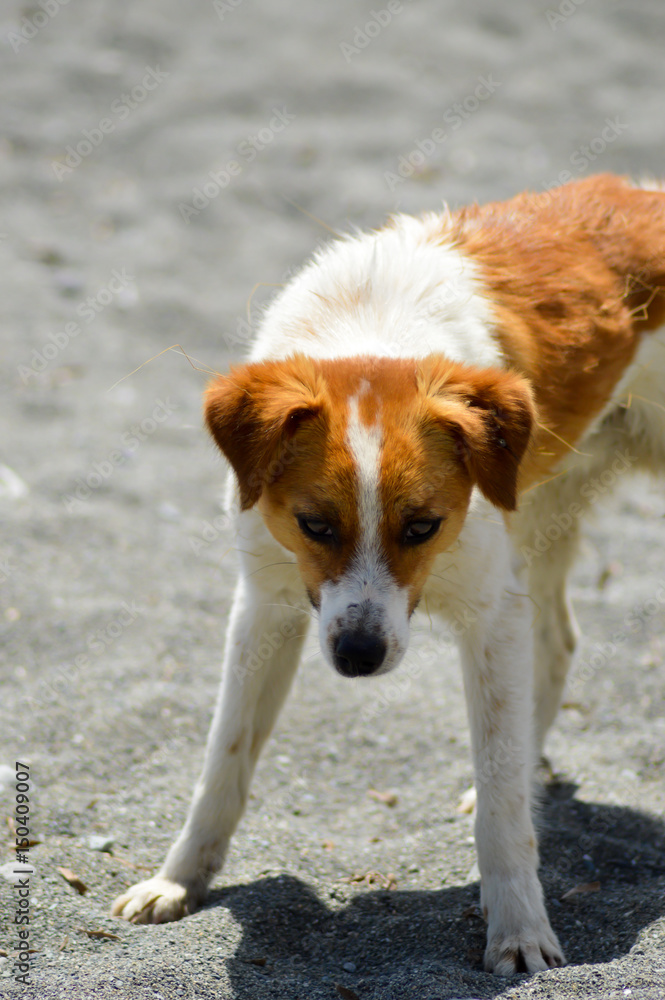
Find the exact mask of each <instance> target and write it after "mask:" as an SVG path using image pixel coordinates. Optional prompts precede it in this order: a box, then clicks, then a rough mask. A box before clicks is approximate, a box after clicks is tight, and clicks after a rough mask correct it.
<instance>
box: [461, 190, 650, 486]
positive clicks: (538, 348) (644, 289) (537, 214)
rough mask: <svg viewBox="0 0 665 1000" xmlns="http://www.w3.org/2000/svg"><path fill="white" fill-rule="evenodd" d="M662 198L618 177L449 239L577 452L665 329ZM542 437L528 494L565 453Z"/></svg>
mask: <svg viewBox="0 0 665 1000" xmlns="http://www.w3.org/2000/svg"><path fill="white" fill-rule="evenodd" d="M664 233H665V193H663V192H662V191H647V190H643V189H641V188H635V187H633V186H631V185H630V183H628V182H627V181H624V180H622V179H621V178H617V177H613V176H611V175H602V176H598V177H591V178H589V179H587V180H584V181H579V182H577V183H574V184H567V185H565V186H563V187H560V188H557V189H555V190H554V191H551V192H547V193H544V194H529V193H526V194H522V195H518V196H517V197H516V198H513V199H511V200H510V201H508V202H502V203H492V204H489V205H484V206H473V207H470V208H464V209H462V210H461V211H459V212H458V213H456V214H455V215H454V216H453V219H452V224H446V226H445V229H444V230H442V238H443V239H445V240H446V241H448V240H449V239H451V238H452V239H454V241H455V242H456V244H457V245H458V246H459V247H460V249H461V250H462V251H463V252H465V253H468V254H470V255H471V256H472V257H474V258H475V260H477V261H478V263H479V264H480V265H481V270H482V274H483V279H484V282H485V284H486V285H487V287H488V289H489V290H490V292H491V302H492V305H493V309H494V313H495V316H496V320H497V335H498V337H499V339H500V342H501V345H502V348H503V350H504V352H505V354H506V357H507V358H508V359H509V361H510V362H511V364H512V365H513V366H514V368H515V369H516V370H517V371H519V372H521V373H522V374H524V375H526V376H527V377H528V379H529V380H530V382H531V384H532V385H533V387H534V390H535V394H536V402H537V406H538V412H539V422H540V424H541V425H544V426H545V427H546V428H549V429H550V430H552V431H554V432H555V434H556V435H557V436H558V437H559V438H561V439H563V441H564V442H568V445H574V444H575V443H576V442H577V441H579V439H580V437H581V436H582V434H583V432H584V430H585V428H586V427H587V426H588V424H589V422H590V421H591V420H592V418H593V417H594V416H595V415H596V414H597V413H598V412H599V411H600V410H601V409H602V407H603V405H604V404H605V402H606V401H607V399H608V398H609V396H610V394H611V392H612V390H613V388H614V386H615V385H616V383H617V382H618V380H619V378H620V377H621V375H622V373H623V371H624V370H625V368H626V367H627V365H628V364H629V363H630V361H631V360H632V358H633V356H634V354H635V350H636V348H637V344H638V339H639V333H640V331H641V330H643V329H647V330H651V329H655V328H656V327H658V326H659V325H661V324H662V323H663V322H665V296H664V295H663V289H664V287H665V238H664V236H663V234H664ZM568 450H569V449H568V447H567V445H566V444H564V443H562V442H561V441H558V440H557V438H556V437H554V436H553V435H552V434H548V433H547V432H546V431H541V432H540V434H539V435H538V437H537V439H536V447H535V448H534V449H533V451H532V452H531V453H530V460H529V461H527V462H525V463H524V465H523V468H522V472H521V480H520V482H521V487H522V488H524V487H528V486H529V485H530V484H531V483H532V482H533V481H534V480H535V479H536V478H539V477H541V476H542V475H543V473H547V472H548V471H549V470H550V469H551V468H552V467H553V466H554V465H555V464H556V462H557V461H558V460H559V459H560V458H561V457H562V456H563V455H565V454H566V452H567V451H568Z"/></svg>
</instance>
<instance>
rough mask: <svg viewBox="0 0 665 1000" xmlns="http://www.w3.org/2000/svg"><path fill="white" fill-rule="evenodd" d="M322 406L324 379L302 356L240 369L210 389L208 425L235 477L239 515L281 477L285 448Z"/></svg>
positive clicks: (206, 411)
mask: <svg viewBox="0 0 665 1000" xmlns="http://www.w3.org/2000/svg"><path fill="white" fill-rule="evenodd" d="M323 403H324V383H323V378H322V376H321V374H320V373H319V372H318V371H317V370H316V368H315V366H314V364H313V363H312V362H311V361H310V360H309V359H307V358H305V357H303V356H294V357H292V358H288V359H286V360H284V361H263V362H259V363H256V364H248V365H242V366H238V367H236V368H232V369H231V371H230V373H229V374H228V375H227V376H220V377H219V378H217V379H215V380H214V381H213V382H211V383H210V385H209V386H208V388H207V390H206V395H205V419H206V423H207V425H208V429H209V431H210V433H211V434H212V436H213V437H214V439H215V441H216V442H217V444H218V446H219V448H220V450H221V451H222V452H223V453H224V455H225V456H226V458H227V459H228V460H229V462H230V463H231V466H232V467H233V470H234V472H235V474H236V477H237V480H238V486H239V489H240V506H241V509H242V510H247V509H248V508H249V507H252V506H253V505H254V504H255V503H256V501H257V500H258V499H259V497H260V496H261V493H262V492H263V489H264V487H265V486H267V485H269V484H270V483H271V482H274V481H275V480H276V479H277V478H278V477H279V475H280V474H281V472H282V471H283V468H284V462H283V461H282V459H283V456H284V452H285V449H286V448H287V446H288V444H289V442H290V441H292V439H293V438H294V437H295V435H296V433H297V431H298V429H299V428H300V427H301V425H302V424H303V423H304V422H307V421H310V420H312V419H314V418H316V417H317V416H318V415H319V414H320V413H321V412H322V410H323Z"/></svg>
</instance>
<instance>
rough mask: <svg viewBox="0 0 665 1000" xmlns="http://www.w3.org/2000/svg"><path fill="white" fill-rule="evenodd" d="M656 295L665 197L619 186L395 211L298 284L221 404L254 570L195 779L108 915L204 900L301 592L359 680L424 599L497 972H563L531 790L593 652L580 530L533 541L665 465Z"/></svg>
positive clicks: (403, 637)
mask: <svg viewBox="0 0 665 1000" xmlns="http://www.w3.org/2000/svg"><path fill="white" fill-rule="evenodd" d="M664 291H665V188H660V187H659V186H658V185H657V184H655V183H654V184H652V185H648V184H644V185H638V184H636V183H633V182H631V181H630V180H628V179H624V178H619V177H614V176H612V175H599V176H595V177H591V178H588V179H585V180H580V181H576V182H573V183H570V184H568V185H565V186H562V187H559V188H557V189H553V190H551V191H548V192H545V193H540V194H533V193H525V194H522V195H519V196H517V197H515V198H513V199H511V200H509V201H507V202H502V203H492V204H488V205H485V206H482V207H481V206H478V205H473V206H470V207H465V208H462V209H460V210H458V211H455V212H450V211H448V210H446V211H444V212H443V213H440V214H434V213H432V214H428V215H424V216H423V217H421V218H412V217H408V216H399V215H398V216H396V217H393V218H392V219H391V220H390V221H389V222H388V224H387V225H386V226H385V228H383V229H380V230H378V231H375V232H371V233H367V234H361V235H354V236H349V237H346V238H342V239H340V240H338V241H335V242H333V243H332V244H330V245H329V246H328V247H326V248H325V249H323V250H322V251H320V252H319V253H318V254H317V255H316V256H315V258H314V259H313V260H312V261H311V262H309V263H308V264H307V265H305V267H304V269H303V270H302V271H301V272H300V273H299V274H298V275H297V276H296V277H295V278H293V279H292V280H291V281H290V283H289V284H288V285H287V286H286V287H285V288H284V289H283V290H282V291H281V292H280V293H279V294H278V296H277V297H276V299H275V300H274V301H273V302H272V304H271V305H270V306H269V307H268V308H267V310H266V311H265V313H264V315H263V318H262V322H261V326H260V329H259V332H258V335H257V338H256V341H255V344H254V346H253V349H252V352H251V355H250V357H249V359H248V361H247V363H245V364H241V365H239V366H237V367H234V368H232V369H231V371H230V373H229V375H228V376H226V377H220V378H217V379H215V380H214V381H213V382H212V384H211V385H210V386H209V388H208V390H207V395H206V403H205V415H206V421H207V425H208V428H209V430H210V432H211V434H212V436H213V438H214V440H215V442H216V443H217V445H218V446H219V448H220V449H221V451H222V453H223V454H224V455H225V456H226V458H227V459H228V461H229V463H230V465H231V467H232V470H233V472H232V479H233V483H234V490H235V504H236V513H237V517H236V537H237V548H238V558H239V563H240V574H239V579H238V584H237V589H236V592H235V598H234V601H233V607H232V611H231V616H230V623H229V626H228V633H227V638H226V653H225V658H224V666H223V674H222V683H221V690H220V695H219V700H218V702H217V706H216V709H215V713H214V719H213V722H212V726H211V729H210V734H209V736H208V744H207V750H206V757H205V763H204V767H203V772H202V775H201V778H200V780H199V783H198V785H197V787H196V790H195V794H194V797H193V801H192V804H191V807H190V810H189V814H188V817H187V820H186V823H185V826H184V828H183V830H182V832H181V833H180V835H179V837H178V839H177V840H176V842H175V844H174V845H173V847H172V848H171V850H170V851H169V853H168V856H167V858H166V860H165V862H164V865H163V866H162V868H161V870H160V871H159V873H158V874H157V876H156V877H154V878H151V879H149V880H147V881H145V882H141V883H139V884H138V885H135V886H133V887H132V888H130V889H129V890H128V891H127V892H126V893H125V894H124V895H122V896H120V897H119V899H117V900H116V902H115V904H114V906H113V911H112V912H113V913H114V914H116V915H119V916H122V917H124V918H126V919H128V920H132V921H135V922H161V921H168V920H177V919H179V918H180V917H182V916H183V915H184V914H186V913H189V912H191V911H192V910H193V909H195V908H196V906H198V905H199V904H200V903H201V901H202V900H203V899H204V898H205V894H206V887H207V885H208V882H209V880H210V878H211V876H212V875H213V873H215V872H216V871H217V870H218V869H219V868H220V867H221V865H222V863H223V861H224V856H225V852H226V850H227V846H228V843H229V838H230V837H231V835H232V833H233V831H234V828H235V826H236V824H237V823H238V820H239V818H240V816H241V813H242V811H243V809H244V806H245V803H246V799H247V794H248V786H249V782H250V778H251V775H252V772H253V769H254V767H255V764H256V761H257V758H258V755H259V752H260V750H261V747H262V745H263V743H264V742H265V740H266V738H267V737H268V735H269V733H270V730H271V728H272V726H273V723H274V721H275V718H276V716H277V713H278V711H279V709H280V707H281V705H282V703H283V701H284V699H285V697H286V695H287V692H288V689H289V685H290V683H291V680H292V678H293V675H294V672H295V670H296V667H297V664H298V659H299V654H300V651H301V649H302V643H303V639H304V634H305V632H306V627H307V624H308V622H309V620H310V618H311V617H312V614H311V611H310V608H309V605H311V606H312V607H313V608H314V609H315V612H316V615H317V616H318V630H319V638H320V644H321V651H322V654H323V657H324V659H325V660H327V661H328V663H330V664H331V665H332V667H333V668H334V669H335V670H336V671H337V672H338V673H339V674H340V675H342V677H352V678H353V677H359V676H363V677H369V676H375V675H379V674H384V673H387V672H388V671H390V670H393V669H395V668H396V667H397V666H398V665H399V663H400V661H401V660H402V658H403V657H404V656H405V654H406V652H407V647H408V642H409V624H410V620H411V617H412V615H413V613H414V611H415V609H416V607H417V605H418V603H419V602H420V601H421V600H423V599H426V600H427V608H428V610H429V612H430V613H432V611H434V610H436V611H437V612H439V613H440V614H441V615H442V616H443V617H444V618H448V619H449V620H452V619H455V621H457V622H458V623H459V622H460V621H464V622H465V625H464V627H463V628H458V629H457V631H458V632H460V633H461V634H460V635H459V646H460V652H461V660H462V667H463V677H464V689H465V695H466V701H467V709H468V717H469V725H470V730H471V740H472V748H473V762H474V773H475V775H476V788H477V803H476V818H475V830H476V838H475V839H476V844H477V851H478V864H479V870H480V875H481V904H482V911H483V914H484V917H485V920H486V922H487V948H486V952H485V958H484V964H485V968H486V969H487V970H488V971H490V972H494V973H496V974H498V975H512V974H514V973H516V972H518V971H527V972H531V973H533V972H536V971H538V970H542V969H547V968H551V967H556V966H561V965H563V964H564V962H565V959H564V955H563V951H562V949H561V946H560V944H559V942H558V940H557V937H556V935H555V934H554V932H553V930H552V928H551V926H550V923H549V920H548V917H547V912H546V908H545V904H544V900H543V892H542V888H541V885H540V882H539V879H538V874H537V869H538V849H537V844H536V834H535V831H534V825H533V822H532V815H531V801H532V785H533V772H534V762H535V761H537V759H538V756H539V754H540V752H541V751H542V747H543V741H544V739H545V735H546V733H547V731H548V729H549V727H550V725H551V723H552V721H553V719H554V717H555V714H556V712H557V708H558V705H559V703H560V700H561V695H562V690H563V686H564V682H565V679H566V673H567V671H568V667H569V665H570V662H571V657H572V655H573V651H574V648H575V643H576V636H577V629H576V626H575V624H574V620H573V617H572V614H571V610H570V608H569V604H568V600H567V597H566V589H565V580H566V574H567V571H568V569H569V567H570V565H571V562H572V560H573V558H574V555H575V551H576V547H577V541H578V534H579V522H580V518H578V517H575V519H574V520H573V518H569V519H568V520H570V521H572V522H573V523H571V524H568V522H566V523H565V530H564V528H561V530H560V532H559V537H558V538H557V540H556V542H555V543H553V544H552V545H551V546H550V547H549V550H548V551H546V552H545V553H544V554H542V556H540V557H539V558H534V557H533V556H531V557H530V555H529V553H534V552H535V551H536V550H535V549H534V539H535V538H537V537H539V532H540V533H541V535H540V537H542V535H543V534H544V533H545V532H546V531H547V529H548V527H550V526H551V525H552V524H553V523H560V522H556V517H557V516H559V517H560V519H561V512H562V511H567V510H568V509H569V507H570V505H571V502H573V501H574V502H575V503H576V504H577V505H578V506H579V507H580V511H581V510H582V509H583V508H584V507H585V505H586V506H588V505H589V502H590V501H589V500H588V499H586V500H585V496H586V497H588V496H589V495H590V494H589V490H585V485H586V484H588V483H590V482H591V481H592V480H593V477H595V476H599V475H602V473H603V471H604V470H606V469H608V468H611V467H612V465H613V463H617V462H619V461H622V462H623V463H624V465H623V466H622V468H624V467H625V468H628V467H630V468H631V469H635V470H637V469H647V470H650V471H651V472H655V473H662V472H663V471H664V470H665V327H664V324H665V295H664ZM615 478H616V477H615ZM553 518H554V520H553ZM550 534H551V532H550ZM547 537H549V536H547ZM541 548H542V546H541ZM534 606H535V607H537V609H538V611H539V614H538V615H537V616H534ZM469 608H472V609H473V614H471V615H468V614H467V616H466V617H464V611H465V609H466V610H467V611H468V609H469ZM534 617H536V620H535V623H534ZM274 635H277V637H278V638H279V637H280V636H281V637H288V641H279V642H277V641H273V642H271V641H270V638H271V636H274ZM506 748H509V750H508V751H506ZM497 759H500V762H501V766H500V767H492V766H491V765H492V762H494V761H496V760H497Z"/></svg>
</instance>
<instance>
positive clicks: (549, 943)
mask: <svg viewBox="0 0 665 1000" xmlns="http://www.w3.org/2000/svg"><path fill="white" fill-rule="evenodd" d="M565 964H566V959H565V958H564V955H563V951H562V950H561V945H560V944H559V942H558V941H557V937H556V934H555V933H554V931H553V930H552V928H551V927H550V925H549V923H548V922H547V920H545V921H544V922H541V923H539V925H538V926H536V927H525V928H524V929H523V930H520V931H518V932H508V933H502V932H501V931H498V932H497V933H495V934H492V935H491V936H490V935H488V942H487V950H486V951H485V969H486V970H487V972H493V973H494V975H495V976H514V975H515V973H517V972H543V971H544V970H545V969H557V968H560V967H561V966H562V965H565Z"/></svg>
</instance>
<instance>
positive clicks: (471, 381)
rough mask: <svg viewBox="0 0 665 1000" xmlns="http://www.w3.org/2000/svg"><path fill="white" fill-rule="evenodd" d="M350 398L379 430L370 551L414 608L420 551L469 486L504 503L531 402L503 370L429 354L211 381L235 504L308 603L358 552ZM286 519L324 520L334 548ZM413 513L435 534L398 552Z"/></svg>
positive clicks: (450, 521) (273, 368) (242, 372)
mask: <svg viewBox="0 0 665 1000" xmlns="http://www.w3.org/2000/svg"><path fill="white" fill-rule="evenodd" d="M363 384H367V386H368V388H367V389H366V391H362V392H361V391H360V390H361V386H362V385H363ZM354 396H355V397H356V398H357V399H358V404H359V419H360V421H361V423H363V424H365V425H366V426H368V427H371V426H374V425H375V424H376V423H377V422H378V423H379V424H380V427H381V434H382V439H383V448H382V453H381V472H380V484H381V485H380V488H381V503H382V513H383V517H382V521H381V543H382V546H383V554H384V558H385V559H386V564H387V566H388V568H389V569H390V571H391V573H392V575H393V578H394V579H395V581H396V582H397V583H398V584H399V585H401V586H408V587H409V588H410V589H411V592H412V604H413V605H415V603H416V602H417V600H418V597H419V594H420V590H421V588H422V585H423V583H424V581H425V579H426V577H427V573H428V572H429V568H430V566H431V563H432V560H433V559H434V556H435V555H436V554H437V553H438V552H439V551H442V550H443V549H445V548H448V547H449V546H450V545H452V543H453V542H454V541H455V539H456V538H457V536H458V534H459V532H460V531H461V528H462V525H463V523H464V517H465V515H466V509H467V506H468V502H469V497H470V493H471V487H472V485H473V484H474V483H477V484H478V485H479V486H480V488H481V489H482V490H483V491H484V492H485V493H486V494H487V495H488V496H489V497H490V499H492V500H493V502H494V503H496V504H498V505H499V506H503V507H505V508H506V509H513V508H514V506H515V503H516V485H517V473H518V465H519V461H520V459H521V457H522V454H523V452H524V450H525V448H526V447H527V443H528V440H529V434H530V429H531V424H532V419H533V404H532V402H531V393H530V390H529V388H528V386H527V385H526V383H525V382H524V380H523V379H521V378H520V377H519V376H517V375H514V374H512V373H509V372H503V371H489V370H488V371H477V370H475V369H473V368H470V367H468V366H465V365H460V364H458V363H456V362H451V361H449V360H447V359H445V358H442V357H437V356H433V357H430V358H427V359H425V360H422V361H415V360H410V359H408V360H405V359H389V358H344V359H338V360H333V361H321V362H314V361H312V360H311V359H308V358H305V357H302V356H296V357H293V358H289V359H287V360H284V361H269V362H263V363H260V364H254V365H247V366H243V367H239V368H236V369H234V370H232V372H231V374H230V376H229V377H228V378H223V379H219V380H217V381H215V382H214V383H212V385H211V387H210V389H209V390H208V399H207V408H206V418H207V421H208V425H209V426H210V429H211V431H212V433H213V435H214V437H215V439H216V441H217V443H218V444H219V446H220V448H221V450H222V451H223V452H224V454H225V455H226V456H227V458H228V459H229V461H230V462H231V464H232V465H233V467H234V469H235V471H236V475H237V477H238V480H239V485H240V495H241V502H242V506H243V507H244V508H247V507H249V506H252V504H253V503H255V502H257V500H258V504H259V508H260V510H261V513H262V514H263V516H264V519H265V521H266V524H267V526H268V528H269V530H270V531H271V532H272V534H273V535H274V536H275V538H277V540H278V541H279V542H280V543H281V544H282V545H284V546H285V547H286V548H287V549H289V550H291V551H293V552H294V553H296V555H297V557H298V561H299V565H300V570H301V573H302V576H303V579H304V581H305V583H306V585H307V587H308V589H309V590H310V593H311V594H312V595H314V596H315V595H316V594H317V593H318V591H319V588H320V586H321V584H322V583H323V582H324V581H325V580H336V579H338V578H339V577H340V576H341V575H342V574H343V573H344V572H345V570H346V569H347V568H348V566H349V563H350V561H351V559H352V557H353V555H354V553H355V551H356V548H357V545H358V538H359V524H358V513H357V506H358V500H357V470H356V468H355V460H354V457H353V455H352V453H351V450H350V448H349V444H348V441H347V430H348V418H349V400H350V399H351V398H352V397H354ZM297 514H308V515H311V516H315V517H319V518H323V519H324V520H326V521H328V522H330V523H331V524H333V525H334V527H335V529H336V533H337V535H338V539H339V542H338V544H336V545H322V544H321V543H320V542H317V541H314V540H312V539H309V538H307V537H306V536H305V535H303V533H302V531H301V530H300V528H299V527H298V523H297V520H296V515H297ZM418 517H423V518H435V517H437V518H438V517H440V518H442V519H443V525H442V528H441V530H440V531H439V533H438V535H437V536H436V538H434V539H433V540H432V542H431V543H428V544H426V545H421V546H417V547H415V546H412V547H408V546H405V545H404V544H403V542H402V538H403V534H404V530H405V527H406V524H407V523H408V522H409V521H410V520H414V519H417V518H418Z"/></svg>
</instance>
